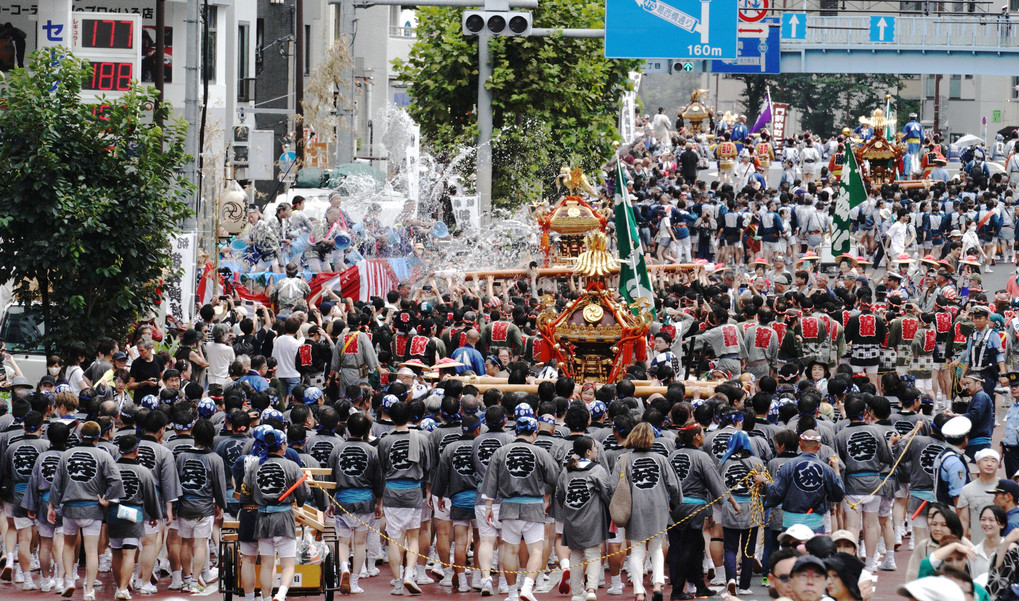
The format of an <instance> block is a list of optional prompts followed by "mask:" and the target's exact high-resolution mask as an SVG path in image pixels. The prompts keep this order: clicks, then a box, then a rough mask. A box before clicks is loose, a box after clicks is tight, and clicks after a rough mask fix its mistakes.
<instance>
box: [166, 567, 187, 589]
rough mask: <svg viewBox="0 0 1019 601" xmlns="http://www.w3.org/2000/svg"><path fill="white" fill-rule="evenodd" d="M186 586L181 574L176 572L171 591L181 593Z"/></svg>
mask: <svg viewBox="0 0 1019 601" xmlns="http://www.w3.org/2000/svg"><path fill="white" fill-rule="evenodd" d="M182 586H184V581H183V580H182V579H181V577H180V572H175V573H174V575H173V578H172V579H171V580H170V586H168V587H167V588H169V589H170V590H171V591H179V590H181V587H182Z"/></svg>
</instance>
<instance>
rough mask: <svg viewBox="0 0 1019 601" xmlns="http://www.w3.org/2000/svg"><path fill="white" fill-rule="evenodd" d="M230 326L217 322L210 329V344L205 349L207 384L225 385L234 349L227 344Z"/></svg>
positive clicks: (228, 381)
mask: <svg viewBox="0 0 1019 601" xmlns="http://www.w3.org/2000/svg"><path fill="white" fill-rule="evenodd" d="M230 337H232V335H231V333H230V326H228V325H226V324H217V325H216V326H215V327H214V328H213V329H212V344H210V345H209V346H208V347H206V349H205V354H206V356H207V359H208V361H209V384H222V385H224V386H225V385H227V384H229V383H231V382H232V380H231V379H230V373H229V372H230V364H231V363H233V362H234V359H235V355H234V349H233V347H232V346H230V344H229V338H230Z"/></svg>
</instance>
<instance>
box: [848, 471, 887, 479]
mask: <svg viewBox="0 0 1019 601" xmlns="http://www.w3.org/2000/svg"><path fill="white" fill-rule="evenodd" d="M880 475H881V474H879V473H877V472H853V473H852V474H846V477H847V478H868V477H870V476H880Z"/></svg>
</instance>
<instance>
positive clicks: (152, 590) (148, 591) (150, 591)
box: [138, 582, 159, 595]
mask: <svg viewBox="0 0 1019 601" xmlns="http://www.w3.org/2000/svg"><path fill="white" fill-rule="evenodd" d="M138 592H139V593H140V594H142V595H155V594H156V593H158V592H159V589H157V588H156V585H154V584H152V583H151V582H146V583H145V584H143V585H142V586H141V588H140V589H138Z"/></svg>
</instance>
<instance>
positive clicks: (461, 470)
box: [432, 415, 481, 593]
mask: <svg viewBox="0 0 1019 601" xmlns="http://www.w3.org/2000/svg"><path fill="white" fill-rule="evenodd" d="M460 431H461V434H460V437H459V438H458V439H457V440H454V441H451V442H449V443H448V444H447V445H446V446H445V448H444V449H443V451H442V455H441V456H440V457H439V461H438V463H437V465H436V468H435V476H434V478H433V480H432V494H433V495H434V496H435V498H436V499H437V509H438V510H439V511H445V512H448V513H447V514H446V515H447V517H448V520H449V521H451V522H452V523H453V537H454V540H455V541H456V548H455V551H454V559H453V564H454V567H453V581H454V582H455V584H454V585H453V586H454V587H456V589H457V590H459V591H460V592H461V593H465V592H470V590H471V587H470V585H469V584H468V583H467V579H466V577H465V576H464V568H463V567H462V566H465V565H467V546H468V544H467V541H468V537H469V535H470V530H471V522H472V521H473V520H474V519H475V515H476V511H475V505H476V504H477V496H478V474H477V472H476V471H474V444H473V443H474V439H475V438H476V437H477V436H478V434H480V433H481V420H479V419H478V418H477V416H474V415H465V416H464V417H463V419H462V420H461V422H460ZM443 553H445V555H442V556H443V557H447V556H448V554H449V547H448V546H446V547H444V548H443ZM475 574H476V576H475V577H474V580H475V584H476V585H477V586H478V587H480V586H481V575H480V573H479V572H475Z"/></svg>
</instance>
